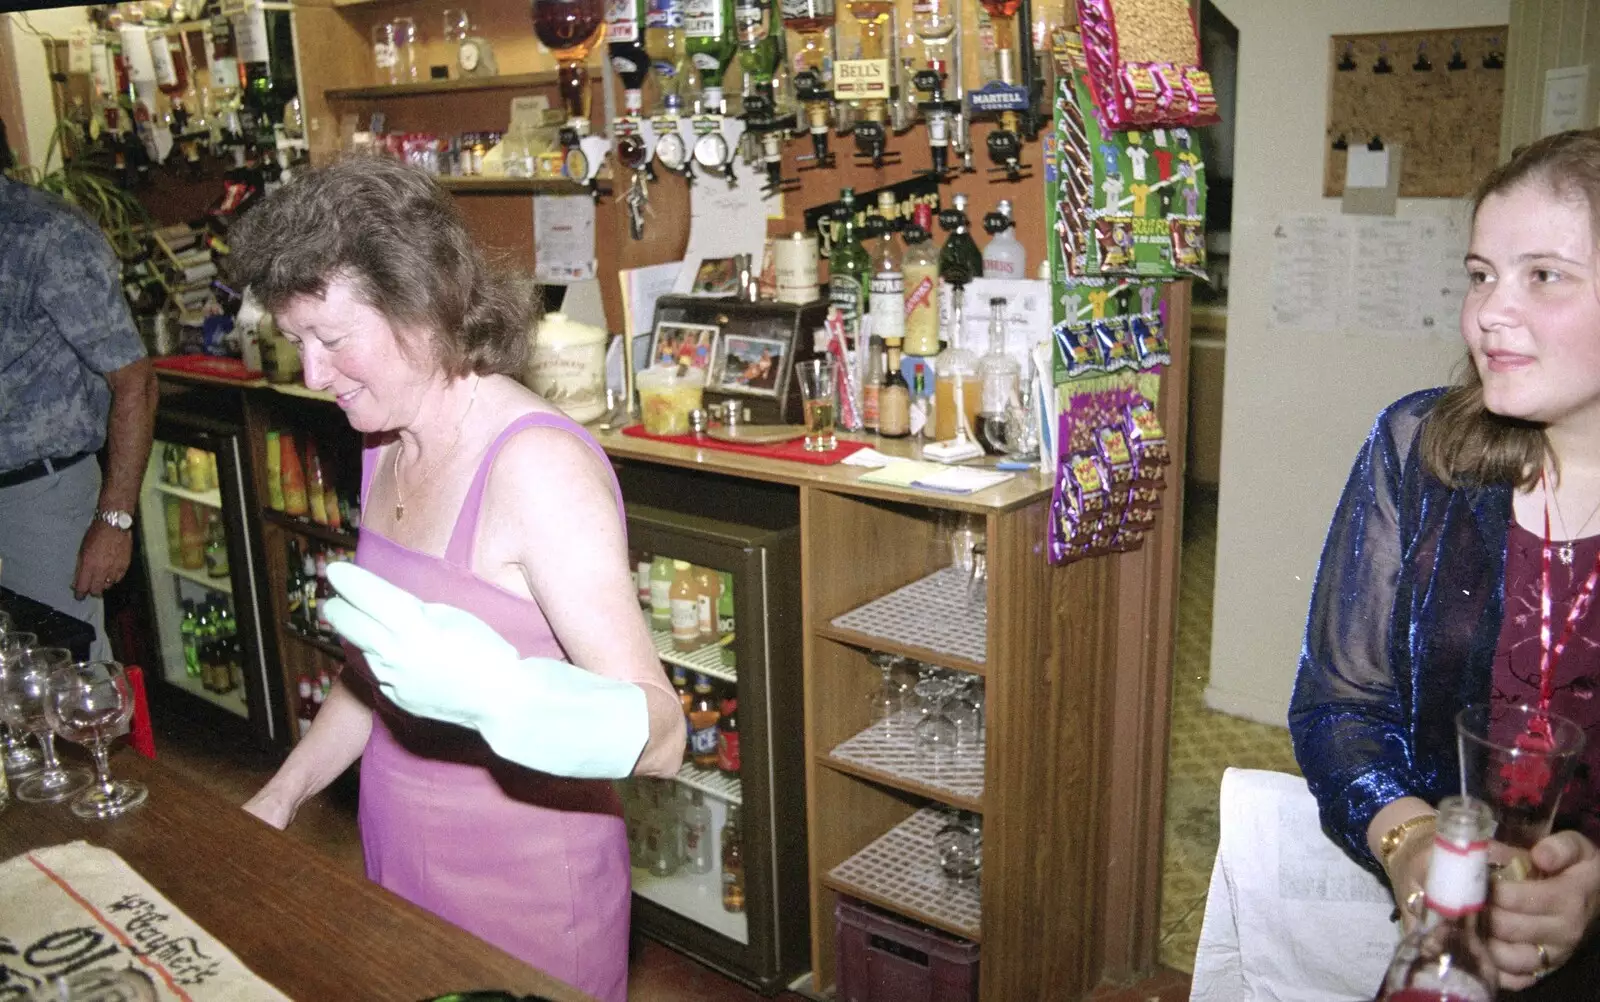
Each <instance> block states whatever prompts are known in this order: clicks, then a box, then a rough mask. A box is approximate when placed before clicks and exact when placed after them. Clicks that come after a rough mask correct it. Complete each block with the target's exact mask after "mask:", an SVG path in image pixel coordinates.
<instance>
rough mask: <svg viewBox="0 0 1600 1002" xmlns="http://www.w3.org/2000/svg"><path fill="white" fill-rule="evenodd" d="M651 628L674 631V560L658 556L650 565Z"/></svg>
mask: <svg viewBox="0 0 1600 1002" xmlns="http://www.w3.org/2000/svg"><path fill="white" fill-rule="evenodd" d="M650 628H651V629H654V630H670V629H672V559H671V558H670V557H663V556H657V557H656V558H655V560H654V561H652V562H651V564H650Z"/></svg>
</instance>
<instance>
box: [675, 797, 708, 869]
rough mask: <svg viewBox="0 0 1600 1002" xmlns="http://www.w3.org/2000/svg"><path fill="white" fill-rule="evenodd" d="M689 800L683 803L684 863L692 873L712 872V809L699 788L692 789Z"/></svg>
mask: <svg viewBox="0 0 1600 1002" xmlns="http://www.w3.org/2000/svg"><path fill="white" fill-rule="evenodd" d="M690 793H691V796H690V798H689V802H688V803H686V804H684V805H683V811H682V820H683V865H684V866H685V867H687V868H688V870H689V872H690V873H710V872H711V863H712V846H711V809H710V808H709V807H707V806H706V799H705V795H704V794H703V793H701V792H700V791H699V790H692V791H690Z"/></svg>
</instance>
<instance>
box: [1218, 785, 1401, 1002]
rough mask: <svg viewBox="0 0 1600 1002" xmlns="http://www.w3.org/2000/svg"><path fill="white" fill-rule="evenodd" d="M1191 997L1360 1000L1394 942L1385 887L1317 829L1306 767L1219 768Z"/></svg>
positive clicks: (1373, 989) (1224, 1001)
mask: <svg viewBox="0 0 1600 1002" xmlns="http://www.w3.org/2000/svg"><path fill="white" fill-rule="evenodd" d="M1221 800H1222V803H1221V822H1222V824H1221V839H1220V841H1219V844H1218V846H1217V860H1216V864H1215V865H1214V867H1213V868H1212V871H1211V889H1210V892H1209V894H1208V895H1207V897H1206V914H1205V921H1204V924H1203V925H1202V926H1201V929H1200V945H1199V948H1198V949H1197V950H1196V951H1195V958H1194V980H1193V987H1192V988H1191V990H1190V995H1189V999H1190V1002H1366V1000H1369V999H1371V998H1372V997H1373V996H1374V995H1376V994H1377V990H1378V987H1379V985H1380V984H1381V983H1382V981H1383V975H1384V972H1385V971H1386V970H1387V969H1388V966H1389V959H1390V957H1391V956H1392V955H1393V954H1394V948H1395V946H1396V945H1397V944H1398V943H1399V936H1400V932H1399V926H1398V925H1397V924H1395V923H1393V922H1391V921H1390V920H1389V915H1390V913H1391V912H1392V911H1393V910H1394V902H1393V900H1392V899H1391V898H1390V895H1389V890H1388V888H1386V887H1384V885H1383V884H1382V883H1381V882H1380V881H1379V880H1378V879H1377V878H1376V877H1374V876H1373V875H1372V874H1370V873H1368V872H1367V871H1366V870H1363V869H1362V868H1361V867H1359V866H1357V865H1356V864H1355V863H1354V862H1352V861H1351V860H1350V858H1349V857H1347V856H1346V855H1345V854H1344V852H1343V851H1342V850H1341V849H1340V848H1339V847H1338V846H1337V845H1335V844H1334V843H1333V842H1332V841H1330V840H1329V839H1328V837H1327V836H1326V835H1325V834H1323V831H1322V827H1321V824H1320V823H1319V821H1318V819H1317V802H1316V800H1315V799H1314V798H1313V797H1312V796H1311V792H1310V790H1308V789H1307V788H1306V783H1305V780H1304V779H1301V778H1300V777H1298V776H1290V775H1288V774H1286V773H1281V772H1267V771H1263V770H1259V769H1229V770H1228V771H1227V772H1226V773H1224V774H1223V777H1222V794H1221Z"/></svg>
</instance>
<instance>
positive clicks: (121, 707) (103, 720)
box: [44, 661, 150, 818]
mask: <svg viewBox="0 0 1600 1002" xmlns="http://www.w3.org/2000/svg"><path fill="white" fill-rule="evenodd" d="M44 709H45V716H46V717H47V718H48V719H49V722H50V726H51V727H52V728H53V729H54V730H55V732H56V733H57V734H59V735H61V736H62V737H64V738H66V739H67V740H68V741H72V742H74V743H76V744H80V745H83V746H84V747H86V748H88V749H89V753H90V754H91V755H93V756H94V771H95V782H94V785H92V786H90V787H89V788H88V789H87V790H85V791H83V793H82V794H81V795H80V796H79V797H78V798H77V799H76V800H74V801H73V802H72V813H74V814H76V815H77V816H78V817H80V818H113V817H116V816H117V815H119V814H123V813H126V812H127V811H130V810H132V809H133V808H135V807H138V806H139V805H140V804H142V803H144V800H145V797H146V796H148V795H149V792H150V791H149V790H148V789H146V787H145V785H144V784H143V783H138V782H135V781H133V780H127V779H119V780H113V779H112V778H111V769H110V767H109V766H108V764H107V762H106V758H107V755H108V751H107V747H106V746H107V745H109V744H110V743H111V741H112V739H114V738H117V737H120V736H121V735H123V734H126V733H128V721H129V720H130V719H131V718H132V717H133V687H132V686H130V685H129V684H128V676H127V675H126V674H124V672H123V670H122V665H120V664H118V663H117V662H115V661H80V662H78V663H77V664H65V665H61V666H58V667H57V668H56V669H55V671H53V672H52V673H51V675H50V684H49V689H48V692H47V695H46V698H45V703H44Z"/></svg>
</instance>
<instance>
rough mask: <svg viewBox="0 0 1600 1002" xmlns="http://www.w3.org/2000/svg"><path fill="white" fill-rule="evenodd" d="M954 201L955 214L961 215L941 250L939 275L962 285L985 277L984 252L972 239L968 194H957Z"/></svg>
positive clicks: (947, 280) (956, 284) (951, 282)
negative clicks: (968, 212)
mask: <svg viewBox="0 0 1600 1002" xmlns="http://www.w3.org/2000/svg"><path fill="white" fill-rule="evenodd" d="M954 201H955V210H954V213H953V215H955V216H958V217H959V222H957V224H956V226H955V230H954V232H952V233H951V234H950V236H949V237H948V238H946V239H945V242H944V249H943V250H941V251H940V252H939V277H940V278H942V279H944V280H945V281H946V282H948V283H949V284H951V285H955V286H962V285H966V284H967V283H968V282H970V281H972V280H973V279H975V278H982V277H983V254H982V253H981V252H980V251H979V250H978V245H977V243H976V242H974V241H973V239H972V233H971V229H972V225H971V224H970V223H969V222H968V221H967V196H965V195H957V196H955V199H954ZM941 222H943V220H941Z"/></svg>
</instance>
